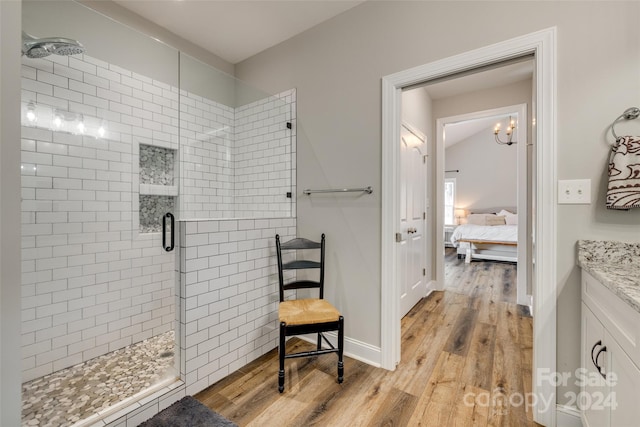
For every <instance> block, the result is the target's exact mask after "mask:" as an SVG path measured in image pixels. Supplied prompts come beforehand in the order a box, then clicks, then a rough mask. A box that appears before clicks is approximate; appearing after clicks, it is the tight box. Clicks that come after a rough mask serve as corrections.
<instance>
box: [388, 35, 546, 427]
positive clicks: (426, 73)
mask: <svg viewBox="0 0 640 427" xmlns="http://www.w3.org/2000/svg"><path fill="white" fill-rule="evenodd" d="M555 37H556V30H555V28H550V29H547V30H543V31H539V32H536V33H532V34H528V35H525V36H522V37H518V38H515V39H511V40H507V41H504V42H501V43H497V44H494V45H491V46H487V47H484V48H480V49H477V50H474V51H470V52H467V53H463V54H460V55H457V56H454V57H451V58H447V59H443V60H440V61H436V62H432V63H429V64H426V65H423V66H419V67H415V68H413V69H410V70H405V71H402V72H399V73H396V74H393V75H390V76H386V77H384V78H383V79H382V116H383V120H382V122H383V123H382V126H383V129H382V130H383V138H382V142H383V144H382V149H383V153H382V154H383V155H382V158H383V167H382V196H383V198H382V236H381V240H382V254H381V255H382V259H388V260H391V262H389V263H383V264H382V268H381V275H382V300H383V301H391V303H390V304H385V305H383V306H382V307H381V319H382V328H381V331H382V333H381V355H382V366H383V367H384V368H387V369H391V370H393V369H394V368H395V366H396V364H397V363H398V362H399V360H400V357H399V356H400V319H399V297H398V289H397V287H396V286H394V278H395V277H397V276H396V274H397V268H398V266H397V263H396V259H397V248H396V246H395V229H396V227H397V224H399V221H398V219H399V218H398V209H397V207H398V206H399V203H398V201H399V194H398V191H397V189H398V184H399V157H400V156H399V142H398V139H399V135H400V110H401V92H402V90H403V88H407V87H409V86H412V85H416V84H422V83H424V82H426V81H429V80H433V79H436V78H442V77H444V76H452V75H455V74H458V73H462V72H468V71H469V70H473V69H478V68H481V67H486V66H490V65H495V64H499V63H502V62H503V61H505V60H508V59H513V58H519V57H523V56H529V55H534V57H535V71H534V85H535V92H534V93H535V108H534V109H533V111H532V112H533V114H532V115H533V117H532V123H533V121H535V126H534V129H535V132H534V137H533V138H532V141H534V144H535V147H534V150H535V157H536V159H537V160H536V164H535V177H534V188H535V192H534V198H533V200H534V201H535V208H534V211H533V212H534V221H533V229H534V230H535V231H534V234H533V240H534V241H535V243H536V244H535V247H534V248H533V251H532V253H531V254H530V256H531V257H533V258H534V259H535V262H536V269H535V271H534V272H533V280H532V291H533V301H534V302H533V315H534V319H535V321H534V331H533V336H534V356H533V367H532V369H533V370H532V372H533V373H534V375H535V372H537V369H538V368H542V367H544V368H545V369H549V370H550V371H551V372H555V370H556V342H555V341H556V257H555V251H556V244H555V235H556V232H555V227H556V209H555V199H556V192H555V181H556V174H557V173H556V172H557V171H556V159H555V144H556V140H555V75H556V67H555V44H556V43H555ZM532 386H533V393H534V394H536V395H537V396H538V397H540V398H544V399H547V401H548V400H549V399H551V398H553V396H554V395H555V387H554V386H553V385H552V384H549V383H538V382H537V381H535V380H534V381H532ZM555 419H556V412H555V407H536V408H535V409H534V420H535V421H537V422H539V423H542V424H544V425H551V426H553V425H555Z"/></svg>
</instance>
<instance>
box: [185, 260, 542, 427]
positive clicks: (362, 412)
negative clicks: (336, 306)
mask: <svg viewBox="0 0 640 427" xmlns="http://www.w3.org/2000/svg"><path fill="white" fill-rule="evenodd" d="M446 259H447V261H446V272H445V276H446V284H447V286H446V290H445V291H443V292H434V293H432V294H431V295H430V296H429V297H427V298H424V299H422V300H421V301H420V302H419V303H418V304H417V305H416V306H415V307H414V308H413V309H412V310H411V311H410V312H409V313H408V314H407V316H405V318H404V319H403V320H402V360H401V362H400V364H399V365H398V367H397V369H396V370H395V371H393V372H391V371H386V370H384V369H380V368H374V367H371V366H369V365H367V364H365V363H362V362H359V361H357V360H354V359H351V358H348V357H345V379H344V383H343V384H338V383H337V381H336V357H335V356H334V355H325V356H321V357H317V358H308V359H289V360H287V362H286V370H287V371H286V384H285V387H286V388H285V391H284V393H282V394H280V393H278V387H277V370H278V359H277V350H275V349H274V350H273V351H271V352H269V353H268V354H266V355H264V356H262V357H261V358H259V359H257V360H255V361H254V362H252V363H250V364H248V365H247V366H245V367H243V368H242V369H240V370H238V371H236V372H234V373H233V374H231V375H230V376H229V377H227V378H225V379H223V380H221V381H220V382H218V383H217V384H214V385H213V386H211V387H209V388H208V389H206V390H204V391H202V392H201V393H199V394H198V395H196V396H195V397H196V398H197V399H198V400H200V401H201V402H203V403H204V404H205V405H207V406H208V407H209V408H211V409H212V410H214V411H216V412H218V413H220V414H222V415H224V416H225V417H227V418H229V419H230V420H232V421H234V422H235V423H237V424H238V425H240V426H312V425H316V426H350V427H351V426H438V427H444V426H456V427H463V426H469V427H471V426H509V427H515V426H518V427H520V426H527V427H529V426H531V427H533V426H537V424H536V423H534V422H533V421H532V415H531V411H530V408H528V407H527V405H526V404H525V403H522V399H520V398H521V397H523V396H526V393H528V392H530V390H531V360H532V326H533V325H532V319H531V317H529V316H528V310H526V309H524V308H522V307H519V306H517V305H516V304H515V288H516V287H515V280H516V268H515V265H514V264H509V263H500V262H486V261H480V262H472V263H471V264H465V263H464V260H457V257H456V256H455V253H453V252H452V250H448V252H447V255H446ZM346 320H347V321H348V319H346ZM287 346H288V349H289V350H288V351H292V350H301V349H311V348H312V346H313V345H312V344H310V343H307V342H305V341H302V340H299V339H297V338H293V339H291V340H290V341H289V342H288V344H287ZM526 400H527V399H525V401H526Z"/></svg>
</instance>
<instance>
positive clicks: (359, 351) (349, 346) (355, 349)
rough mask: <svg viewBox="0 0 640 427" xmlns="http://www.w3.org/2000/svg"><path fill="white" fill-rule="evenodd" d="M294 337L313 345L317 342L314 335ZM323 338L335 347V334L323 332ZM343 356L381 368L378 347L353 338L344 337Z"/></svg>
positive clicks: (380, 355) (380, 356)
mask: <svg viewBox="0 0 640 427" xmlns="http://www.w3.org/2000/svg"><path fill="white" fill-rule="evenodd" d="M296 336H297V337H298V338H300V339H303V340H305V341H308V342H310V343H314V344H315V343H316V342H317V335H316V334H307V335H296ZM324 336H325V337H327V339H328V340H329V341H330V342H331V344H333V345H336V343H337V341H338V336H337V334H336V333H335V332H325V333H324ZM344 355H345V356H349V357H350V358H352V359H356V360H359V361H361V362H363V363H366V364H367V365H371V366H375V367H376V368H379V367H380V366H381V361H382V353H381V352H380V347H376V346H373V345H371V344H367V343H364V342H362V341H358V340H356V339H353V338H349V337H344Z"/></svg>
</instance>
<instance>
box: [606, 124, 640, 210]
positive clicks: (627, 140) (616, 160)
mask: <svg viewBox="0 0 640 427" xmlns="http://www.w3.org/2000/svg"><path fill="white" fill-rule="evenodd" d="M607 208H609V209H630V208H640V137H637V136H623V137H620V138H618V139H617V140H616V143H615V144H614V145H613V148H612V151H611V158H610V159H609V186H608V188H607Z"/></svg>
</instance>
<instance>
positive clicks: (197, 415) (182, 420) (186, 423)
mask: <svg viewBox="0 0 640 427" xmlns="http://www.w3.org/2000/svg"><path fill="white" fill-rule="evenodd" d="M138 427H238V426H237V425H236V424H235V423H232V422H231V421H229V420H228V419H226V418H225V417H223V416H222V415H220V414H216V413H215V412H213V411H212V410H210V409H209V408H207V407H206V406H204V405H203V404H202V403H200V402H198V401H197V400H196V399H194V398H193V397H191V396H187V397H183V398H182V399H180V400H178V401H177V402H176V403H174V404H173V405H171V406H169V407H168V408H166V409H164V410H163V411H161V412H160V413H158V414H156V415H155V416H154V417H153V418H151V419H148V420H147V421H145V422H143V423H142V424H140V425H139V426H138Z"/></svg>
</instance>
